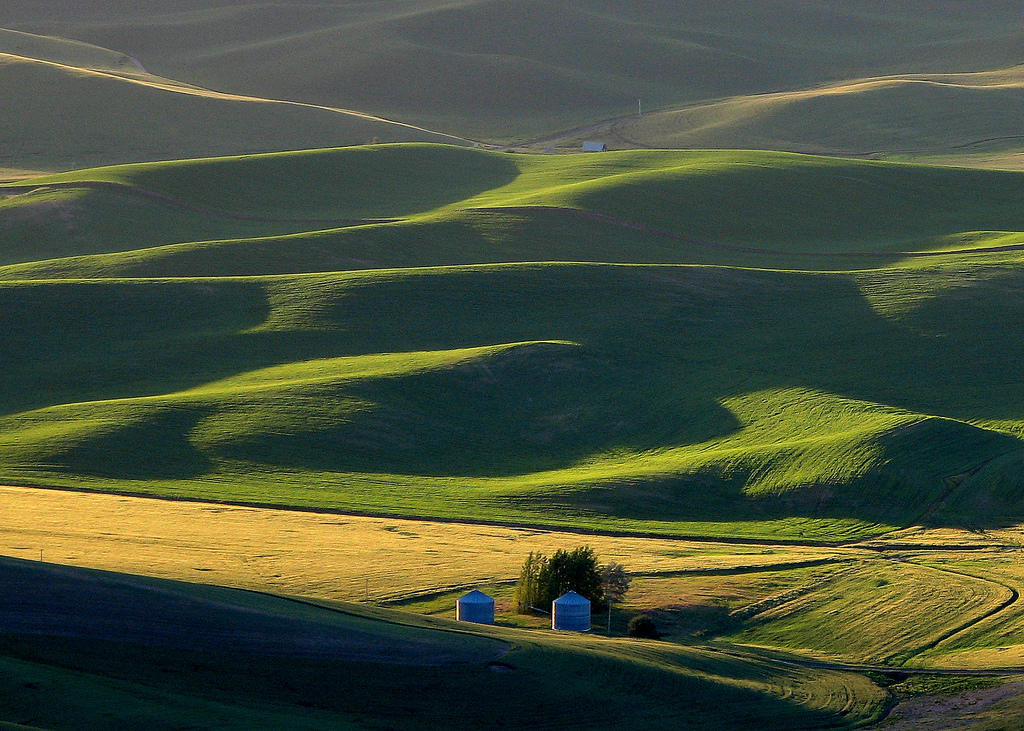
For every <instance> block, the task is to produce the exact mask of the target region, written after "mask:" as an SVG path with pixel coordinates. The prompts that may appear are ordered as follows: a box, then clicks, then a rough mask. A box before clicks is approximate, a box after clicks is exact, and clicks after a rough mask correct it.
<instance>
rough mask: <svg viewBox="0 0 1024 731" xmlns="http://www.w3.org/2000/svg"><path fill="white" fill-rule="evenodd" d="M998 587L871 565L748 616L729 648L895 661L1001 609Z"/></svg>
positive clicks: (909, 567)
mask: <svg viewBox="0 0 1024 731" xmlns="http://www.w3.org/2000/svg"><path fill="white" fill-rule="evenodd" d="M1008 595H1009V592H1008V591H1006V589H1005V588H1004V587H1002V586H999V585H998V584H993V583H991V582H986V581H984V580H977V579H974V578H972V577H970V576H964V575H959V574H953V573H942V574H937V572H935V570H934V569H929V568H923V567H921V566H918V565H915V564H911V563H876V564H869V565H866V566H864V567H862V568H860V569H859V570H856V571H853V572H848V573H845V574H842V575H840V576H839V577H838V578H837V579H836V580H834V581H833V582H831V583H829V584H827V585H826V586H824V587H821V588H819V589H817V590H816V591H813V592H811V593H808V594H805V595H803V596H800V597H798V598H796V599H794V600H793V601H792V602H788V603H785V604H782V605H780V606H778V607H775V608H772V609H769V610H768V611H766V612H764V613H762V614H759V615H756V616H755V617H754V618H753V619H751V620H748V623H749V626H747V627H746V628H744V629H742V630H741V631H739V632H736V633H732V634H730V635H729V636H728V639H729V640H730V641H733V642H739V643H749V644H753V645H760V646H769V647H776V648H786V649H791V650H799V651H801V652H803V653H808V654H812V655H816V656H818V657H826V658H829V659H832V660H841V661H847V662H867V663H886V662H889V663H893V664H902V660H903V659H905V658H906V657H909V656H911V655H913V654H916V653H917V652H920V651H921V650H923V649H927V648H928V647H929V646H930V645H931V643H933V642H934V641H936V640H937V639H939V638H941V637H943V636H945V634H946V633H947V632H950V631H952V630H954V629H956V628H958V627H960V626H961V625H963V624H965V623H969V622H970V621H971V620H976V619H978V618H980V617H982V616H983V615H984V614H985V613H986V612H988V611H990V610H992V609H994V608H996V607H998V606H999V605H1000V604H1001V603H1002V602H1004V601H1005V600H1006V599H1007V597H1008Z"/></svg>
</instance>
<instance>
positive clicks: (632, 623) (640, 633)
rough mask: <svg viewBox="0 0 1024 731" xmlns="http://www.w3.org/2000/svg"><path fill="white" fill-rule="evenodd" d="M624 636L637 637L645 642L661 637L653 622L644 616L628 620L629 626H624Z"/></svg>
mask: <svg viewBox="0 0 1024 731" xmlns="http://www.w3.org/2000/svg"><path fill="white" fill-rule="evenodd" d="M626 634H628V635H629V636H630V637H639V638H641V639H645V640H656V639H658V638H659V637H661V635H660V634H659V633H658V628H657V627H655V626H654V620H653V619H651V618H650V617H648V616H646V615H644V614H641V615H639V616H636V617H633V618H632V619H631V620H629V624H628V625H627V626H626Z"/></svg>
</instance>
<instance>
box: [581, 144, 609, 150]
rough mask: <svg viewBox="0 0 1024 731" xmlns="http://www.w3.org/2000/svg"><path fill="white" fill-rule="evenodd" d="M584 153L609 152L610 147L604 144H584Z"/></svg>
mask: <svg viewBox="0 0 1024 731" xmlns="http://www.w3.org/2000/svg"><path fill="white" fill-rule="evenodd" d="M583 151H584V152H608V145H606V144H605V143H603V142H584V143H583Z"/></svg>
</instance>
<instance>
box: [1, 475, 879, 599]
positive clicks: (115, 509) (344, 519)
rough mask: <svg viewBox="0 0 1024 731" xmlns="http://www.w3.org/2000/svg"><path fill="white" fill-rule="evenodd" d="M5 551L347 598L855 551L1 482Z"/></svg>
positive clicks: (782, 563)
mask: <svg viewBox="0 0 1024 731" xmlns="http://www.w3.org/2000/svg"><path fill="white" fill-rule="evenodd" d="M0 513H2V514H3V515H4V521H3V525H2V526H0V554H4V555H8V556H14V557H20V558H27V559H37V558H39V556H40V551H42V557H43V560H44V561H47V562H54V563H61V564H66V565H73V566H84V567H89V568H98V569H105V570H109V571H120V572H126V573H133V574H145V575H149V576H158V577H163V578H170V579H181V580H188V581H202V582H206V583H211V584H218V585H224V586H234V587H240V588H256V589H261V590H267V591H274V592H279V593H283V594H294V595H302V596H311V597H320V598H326V599H340V600H361V599H366V598H369V599H370V600H374V601H377V600H393V599H399V598H402V597H406V596H411V595H416V594H425V593H431V592H437V591H442V590H444V589H447V588H457V587H463V586H471V585H476V584H482V583H490V582H495V581H511V580H513V579H514V578H515V577H516V575H517V574H518V571H519V567H520V566H521V564H522V561H523V558H524V557H525V556H526V554H528V553H529V552H530V551H542V552H544V553H546V554H548V555H550V554H551V553H553V552H554V551H556V550H558V549H559V548H573V547H575V546H579V545H584V544H586V545H590V546H592V547H593V548H594V550H595V551H596V552H597V554H598V556H599V557H600V559H601V560H602V561H606V562H607V561H618V562H621V563H623V564H624V565H625V566H626V567H627V568H628V569H629V570H630V571H633V572H659V573H670V572H694V573H699V572H709V571H726V570H737V571H739V570H744V569H747V568H753V569H758V568H765V567H770V566H778V567H779V568H786V567H787V566H792V565H793V564H797V565H801V564H804V563H805V562H815V561H822V562H828V561H834V560H835V561H838V560H843V559H846V558H850V557H856V556H859V555H863V554H864V552H863V551H860V550H858V549H842V548H838V549H836V548H817V547H769V546H761V545H741V544H728V543H714V542H699V541H684V540H669V539H647V538H636V537H611V536H592V535H579V534H575V533H568V532H559V531H546V530H531V529H518V528H503V527H496V526H480V525H470V524H463V523H441V522H433V521H421V520H399V519H392V518H366V517H357V516H350V515H333V514H327V513H306V512H299V511H287V510H266V509H258V508H246V507H234V506H225V505H213V504H206V503H192V502H179V501H165V500H154V499H149V498H137V497H124V496H117V495H103V494H93V493H79V492H68V491H59V490H40V489H33V488H20V487H3V488H0Z"/></svg>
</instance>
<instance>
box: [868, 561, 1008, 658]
mask: <svg viewBox="0 0 1024 731" xmlns="http://www.w3.org/2000/svg"><path fill="white" fill-rule="evenodd" d="M908 563H912V564H914V565H915V566H919V567H921V568H924V569H929V570H931V571H937V572H940V573H946V574H953V575H954V576H961V577H965V578H969V579H974V580H975V581H982V582H985V583H988V584H995V585H996V586H1000V587H1002V588H1003V589H1006V590H1007V591H1008V592H1009V596H1008V597H1007V598H1006V599H1004V600H1003V601H1002V602H1000V603H999V604H997V605H996V606H995V607H992V608H991V609H989V610H988V611H986V612H983V613H982V614H980V615H979V616H977V617H974V618H972V619H968V620H966V621H964V622H961V623H960V624H958V625H957V626H955V627H953V628H951V629H949V630H947V631H945V632H943V633H942V634H941V635H939V636H938V637H936V638H934V639H931V640H929V641H928V642H926V643H924V644H923V645H921V646H920V647H917V648H915V649H913V650H910V651H909V652H904V653H899V654H896V655H891V656H890V657H887V658H886V660H898V661H899V662H900V664H901V665H905V664H906V662H907V661H908V660H910V659H911V658H913V657H917V656H918V655H920V654H921V653H923V652H927V651H928V650H931V649H933V648H935V647H938V646H939V645H940V644H942V643H943V642H945V641H946V640H948V639H950V638H952V637H955V636H956V635H958V634H961V633H963V632H966V631H967V630H969V629H971V628H972V627H974V626H976V625H978V624H979V623H981V622H984V621H985V620H986V619H990V618H991V617H994V616H996V615H997V614H999V613H1001V612H1004V611H1006V610H1007V609H1009V608H1010V607H1012V606H1013V605H1014V604H1016V603H1017V602H1019V601H1020V592H1019V591H1017V589H1016V588H1015V587H1013V586H1011V585H1009V584H1006V583H1003V582H1002V581H997V580H995V579H991V578H987V577H982V576H975V575H974V574H968V573H965V572H963V571H954V570H953V569H948V568H939V567H938V566H930V565H928V564H922V563H920V562H918V561H910V562H908ZM1020 672H1021V673H1024V668H1021V669H1020Z"/></svg>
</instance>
